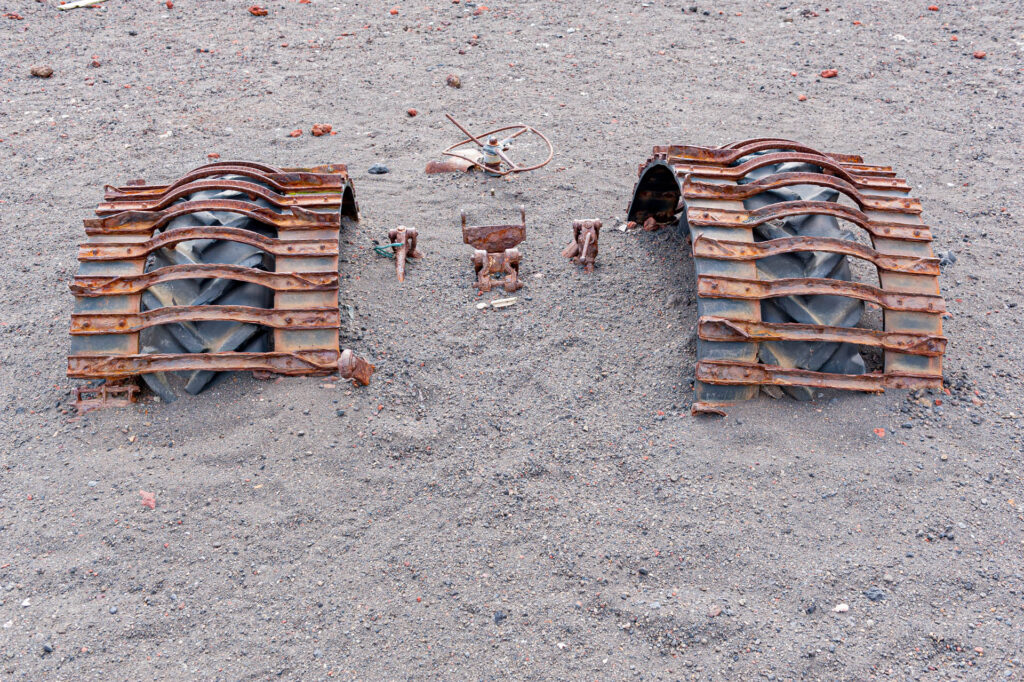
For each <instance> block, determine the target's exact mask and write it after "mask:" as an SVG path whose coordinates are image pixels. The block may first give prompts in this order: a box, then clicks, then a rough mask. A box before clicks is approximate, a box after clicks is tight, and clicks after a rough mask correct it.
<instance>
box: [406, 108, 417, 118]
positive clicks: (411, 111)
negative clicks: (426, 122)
mask: <svg viewBox="0 0 1024 682" xmlns="http://www.w3.org/2000/svg"><path fill="white" fill-rule="evenodd" d="M419 113H420V112H418V111H416V110H415V109H412V108H409V109H406V110H405V115H406V116H408V117H409V118H415V117H416V115H417V114H419Z"/></svg>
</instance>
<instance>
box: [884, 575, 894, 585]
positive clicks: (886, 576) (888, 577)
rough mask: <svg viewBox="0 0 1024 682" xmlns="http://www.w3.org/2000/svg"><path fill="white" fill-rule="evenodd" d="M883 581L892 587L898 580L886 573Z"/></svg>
mask: <svg viewBox="0 0 1024 682" xmlns="http://www.w3.org/2000/svg"><path fill="white" fill-rule="evenodd" d="M882 580H883V581H884V582H887V583H889V584H890V585H891V584H893V583H894V582H896V578H894V577H892V575H891V574H889V573H886V574H885V575H883V576H882Z"/></svg>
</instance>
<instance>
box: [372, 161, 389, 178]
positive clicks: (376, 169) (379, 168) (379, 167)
mask: <svg viewBox="0 0 1024 682" xmlns="http://www.w3.org/2000/svg"><path fill="white" fill-rule="evenodd" d="M367 172H368V173H370V175H384V174H385V173H390V172H391V169H389V168H388V167H387V166H385V165H384V164H383V163H375V164H373V165H372V166H370V170H369V171H367Z"/></svg>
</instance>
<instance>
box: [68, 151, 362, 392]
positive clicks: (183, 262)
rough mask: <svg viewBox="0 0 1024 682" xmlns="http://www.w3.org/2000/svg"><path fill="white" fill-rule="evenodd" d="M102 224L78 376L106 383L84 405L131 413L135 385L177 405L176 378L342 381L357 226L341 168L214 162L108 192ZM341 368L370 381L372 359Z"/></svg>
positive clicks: (95, 225) (77, 345)
mask: <svg viewBox="0 0 1024 682" xmlns="http://www.w3.org/2000/svg"><path fill="white" fill-rule="evenodd" d="M97 214H98V215H99V216H100V217H98V218H94V219H91V220H86V221H85V231H86V234H87V235H88V242H87V243H85V244H82V245H81V246H80V247H79V253H78V255H79V271H78V274H77V276H76V277H75V279H74V281H73V282H72V283H71V285H70V288H71V291H72V293H74V295H75V306H74V310H73V312H72V316H71V338H72V341H71V354H70V356H69V357H68V376H70V377H74V378H81V379H105V380H106V383H105V384H103V385H101V386H98V387H96V388H82V389H80V390H79V391H78V397H79V404H80V406H83V407H84V408H85V409H95V407H102V406H109V405H116V404H127V403H128V402H130V401H132V400H134V399H135V397H136V396H137V394H138V386H136V385H135V384H134V383H133V382H134V378H135V377H139V376H141V377H142V378H143V379H144V380H145V381H146V383H147V385H148V386H149V387H150V388H152V389H153V390H154V391H156V392H157V393H158V394H159V395H161V396H162V397H164V398H165V399H168V400H173V399H174V398H175V397H176V396H175V395H174V393H173V391H172V389H171V386H170V385H169V384H168V383H167V377H168V373H179V376H182V378H183V379H184V380H185V381H186V382H187V383H186V385H185V387H184V388H185V390H187V391H188V392H190V393H198V392H199V391H201V390H202V389H203V388H205V387H206V386H207V385H208V384H209V383H210V381H211V380H212V379H213V378H214V377H215V376H216V373H217V372H221V371H249V372H253V373H254V374H268V373H269V374H277V375H304V374H306V375H326V374H330V373H333V372H337V371H339V362H340V361H341V356H342V353H341V351H340V347H339V328H340V312H339V307H338V238H339V231H340V228H341V225H342V218H347V219H351V220H358V219H359V212H358V206H357V205H356V202H355V194H354V190H353V188H352V183H351V181H350V180H349V177H348V172H347V170H346V168H345V166H344V165H341V164H331V165H326V166H315V167H312V168H284V169H278V168H273V167H271V166H267V165H264V164H258V163H249V162H243V161H226V162H217V163H211V164H209V165H206V166H202V167H200V168H197V169H195V170H193V171H191V172H189V173H187V174H186V175H184V176H182V177H181V178H180V179H178V180H177V181H175V182H172V183H169V184H165V185H150V184H147V183H146V182H145V181H141V180H140V181H133V182H131V183H129V184H128V185H126V186H124V187H110V186H108V187H107V188H106V193H105V201H104V202H103V203H102V204H100V206H99V207H98V209H97ZM364 365H365V366H369V367H370V370H369V372H368V371H366V369H365V367H364ZM344 366H345V367H346V368H348V369H347V371H351V372H354V373H355V375H358V376H359V377H360V378H365V379H366V380H367V381H368V380H369V374H370V373H371V372H372V365H368V363H365V361H362V360H358V359H352V358H349V359H347V360H346V363H345V364H344ZM94 406H95V407H94Z"/></svg>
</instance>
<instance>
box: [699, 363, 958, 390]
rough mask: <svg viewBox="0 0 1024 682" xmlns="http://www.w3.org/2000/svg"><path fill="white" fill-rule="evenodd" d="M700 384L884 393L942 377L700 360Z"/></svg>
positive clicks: (937, 383) (929, 384) (935, 384)
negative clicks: (804, 387)
mask: <svg viewBox="0 0 1024 682" xmlns="http://www.w3.org/2000/svg"><path fill="white" fill-rule="evenodd" d="M696 374H697V381H703V382H704V383H706V384H719V385H727V386H743V385H751V384H774V385H776V386H813V387H815V388H839V389H844V390H848V391H864V392H867V393H883V392H884V391H885V389H887V388H941V387H942V376H933V375H929V374H914V373H910V372H887V373H885V374H877V373H872V374H828V373H826V372H812V371H810V370H806V369H796V368H793V367H778V366H775V365H760V364H757V363H756V362H740V361H735V360H701V361H699V362H698V363H697V368H696Z"/></svg>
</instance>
